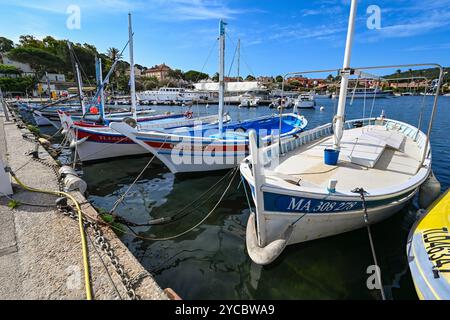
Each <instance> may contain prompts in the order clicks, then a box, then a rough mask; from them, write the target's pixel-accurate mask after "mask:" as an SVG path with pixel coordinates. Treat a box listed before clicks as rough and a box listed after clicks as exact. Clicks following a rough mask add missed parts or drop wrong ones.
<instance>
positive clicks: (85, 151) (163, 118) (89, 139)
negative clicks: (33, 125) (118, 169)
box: [59, 111, 231, 162]
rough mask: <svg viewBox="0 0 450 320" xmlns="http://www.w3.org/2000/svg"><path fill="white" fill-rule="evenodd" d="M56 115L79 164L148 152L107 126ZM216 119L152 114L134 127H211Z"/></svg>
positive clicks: (167, 128) (214, 117)
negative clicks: (200, 125) (76, 155)
mask: <svg viewBox="0 0 450 320" xmlns="http://www.w3.org/2000/svg"><path fill="white" fill-rule="evenodd" d="M59 116H60V122H61V124H62V127H63V132H64V134H66V135H68V139H69V141H70V144H71V146H72V148H73V149H75V150H76V152H77V154H78V158H79V159H80V161H82V162H91V161H100V160H107V159H111V158H117V157H126V156H135V155H141V154H146V153H147V152H148V151H147V150H146V149H144V148H142V147H141V146H140V145H139V144H136V143H134V142H133V141H132V140H130V139H128V138H127V137H126V136H124V135H123V134H121V133H119V132H117V131H115V130H112V129H111V128H110V127H109V126H106V125H98V124H95V123H92V122H86V121H73V120H72V118H71V116H70V115H69V114H67V113H65V112H62V111H60V112H59ZM217 118H218V117H217V115H211V116H204V117H199V118H191V117H186V116H185V115H184V114H171V115H155V116H153V117H150V118H146V120H145V121H138V122H137V123H136V125H138V126H139V127H140V128H141V129H145V130H157V131H163V130H169V129H175V128H192V127H194V126H196V125H199V124H200V123H202V124H205V125H208V124H214V123H217V122H218V120H217ZM128 120H130V118H128ZM230 120H231V118H230V117H229V116H225V121H226V122H228V121H230ZM75 146H76V147H75Z"/></svg>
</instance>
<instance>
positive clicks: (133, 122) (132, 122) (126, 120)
mask: <svg viewBox="0 0 450 320" xmlns="http://www.w3.org/2000/svg"><path fill="white" fill-rule="evenodd" d="M122 122H124V123H126V124H127V125H129V126H130V127H132V128H136V127H137V121H136V120H135V119H133V118H130V117H126V118H123V120H122Z"/></svg>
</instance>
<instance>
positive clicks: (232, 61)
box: [228, 46, 239, 81]
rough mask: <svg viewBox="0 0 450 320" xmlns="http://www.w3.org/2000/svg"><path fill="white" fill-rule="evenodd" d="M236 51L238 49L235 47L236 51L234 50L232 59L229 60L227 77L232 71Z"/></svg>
mask: <svg viewBox="0 0 450 320" xmlns="http://www.w3.org/2000/svg"><path fill="white" fill-rule="evenodd" d="M237 49H238V47H237V46H236V49H234V54H233V59H232V60H231V64H230V69H229V70H228V77H230V75H231V71H232V69H233V64H234V59H235V58H236V53H237ZM238 81H239V79H238Z"/></svg>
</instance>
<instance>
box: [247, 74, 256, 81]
mask: <svg viewBox="0 0 450 320" xmlns="http://www.w3.org/2000/svg"><path fill="white" fill-rule="evenodd" d="M255 80H256V78H255V77H254V76H252V75H250V74H249V75H248V76H247V77H246V78H245V81H255Z"/></svg>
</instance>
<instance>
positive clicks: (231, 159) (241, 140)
mask: <svg viewBox="0 0 450 320" xmlns="http://www.w3.org/2000/svg"><path fill="white" fill-rule="evenodd" d="M219 41H220V63H219V112H218V118H219V122H218V125H206V126H205V125H204V124H202V123H199V125H197V126H195V127H194V128H176V129H172V130H167V129H166V130H164V131H163V132H158V131H155V130H145V129H142V128H139V127H132V126H129V125H128V124H127V123H111V124H110V127H111V128H112V129H114V130H115V131H117V132H120V133H121V134H123V135H124V136H126V137H128V138H129V139H130V140H132V141H134V142H135V143H136V144H139V145H141V146H142V147H143V148H145V149H146V150H147V151H148V152H149V153H152V154H153V155H155V156H156V157H157V158H158V159H159V160H160V161H161V162H162V163H163V164H164V165H166V166H167V167H168V168H169V170H170V171H171V172H173V173H186V172H204V171H215V170H223V169H229V168H232V167H236V166H237V165H238V164H239V162H240V161H241V160H242V159H243V158H244V157H245V156H246V155H247V154H248V143H249V140H248V132H249V131H250V130H257V131H258V132H259V137H260V139H261V141H262V142H263V143H264V144H270V143H272V142H274V139H273V136H276V135H279V136H280V137H281V138H284V137H290V136H293V135H296V134H299V133H300V132H302V131H303V129H304V128H305V127H306V125H307V121H306V119H305V118H304V117H303V116H300V115H298V114H296V113H290V114H280V116H274V115H270V116H264V117H260V118H257V119H251V120H246V121H242V122H230V123H228V124H226V123H224V119H223V107H224V93H225V82H224V67H225V64H224V53H225V23H224V22H223V21H220V37H219Z"/></svg>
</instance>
